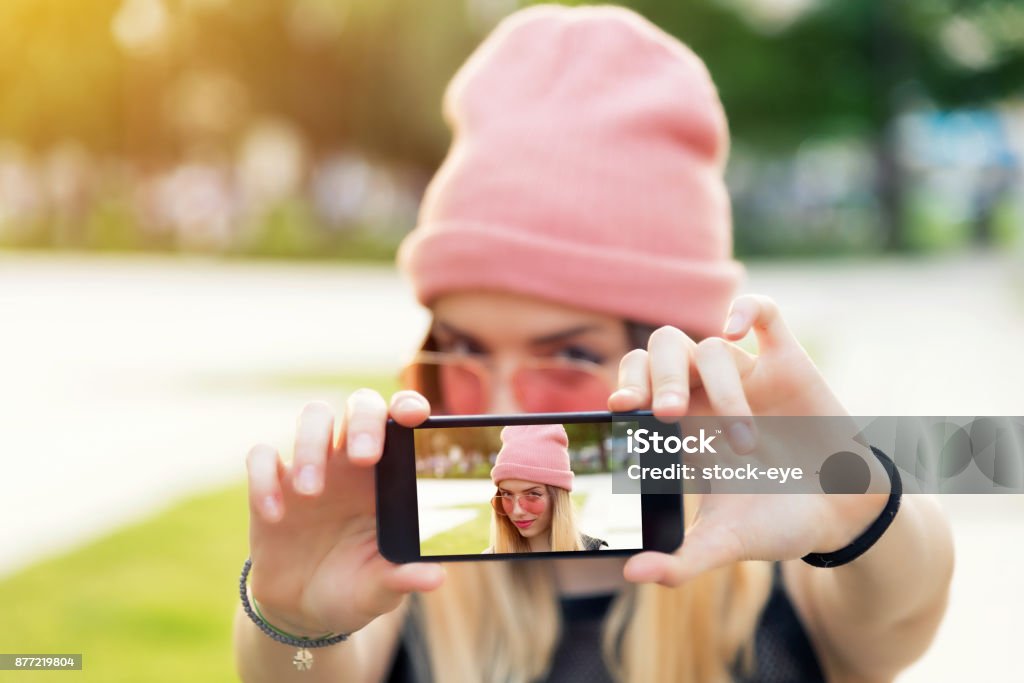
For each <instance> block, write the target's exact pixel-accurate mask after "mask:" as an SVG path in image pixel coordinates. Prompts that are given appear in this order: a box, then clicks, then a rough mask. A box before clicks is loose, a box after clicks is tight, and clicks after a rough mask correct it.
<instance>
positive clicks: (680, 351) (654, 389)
mask: <svg viewBox="0 0 1024 683" xmlns="http://www.w3.org/2000/svg"><path fill="white" fill-rule="evenodd" d="M695 347H696V344H694V342H693V340H692V339H690V338H689V337H688V336H686V334H685V333H684V332H683V331H682V330H680V329H678V328H676V327H671V326H667V325H666V326H664V327H659V328H658V329H656V330H655V331H654V333H653V334H651V337H650V339H649V340H648V342H647V354H648V363H649V365H650V375H651V393H652V400H651V408H652V410H653V411H654V414H655V415H657V416H659V417H662V416H681V415H685V414H686V409H687V407H688V406H689V403H690V371H691V370H690V366H691V361H692V354H693V349H694V348H695Z"/></svg>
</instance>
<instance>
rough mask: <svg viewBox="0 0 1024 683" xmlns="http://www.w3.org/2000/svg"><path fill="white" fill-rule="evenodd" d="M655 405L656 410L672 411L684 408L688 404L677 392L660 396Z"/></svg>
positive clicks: (660, 394)
mask: <svg viewBox="0 0 1024 683" xmlns="http://www.w3.org/2000/svg"><path fill="white" fill-rule="evenodd" d="M654 403H655V405H654V407H655V408H656V409H659V410H671V409H672V408H682V407H683V406H684V405H685V404H686V398H685V397H684V396H683V395H682V394H680V393H679V392H677V391H664V392H661V393H659V394H658V396H657V398H656V399H655V401H654Z"/></svg>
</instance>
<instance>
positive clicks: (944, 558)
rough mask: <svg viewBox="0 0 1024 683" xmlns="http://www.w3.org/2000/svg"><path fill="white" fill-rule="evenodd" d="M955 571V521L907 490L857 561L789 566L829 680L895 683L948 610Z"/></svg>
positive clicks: (798, 602) (788, 579)
mask: <svg viewBox="0 0 1024 683" xmlns="http://www.w3.org/2000/svg"><path fill="white" fill-rule="evenodd" d="M952 575H953V541H952V535H951V533H950V529H949V524H948V522H947V521H946V519H945V517H944V516H943V514H942V511H941V510H940V508H939V505H938V502H937V501H936V500H935V499H934V498H933V497H931V496H923V495H905V496H904V497H903V502H902V505H901V507H900V511H899V513H898V514H897V515H896V517H895V519H894V520H893V523H892V525H891V526H890V527H889V529H888V530H887V531H886V532H885V534H884V535H883V536H882V537H881V538H880V539H879V540H878V542H877V543H876V544H875V545H874V546H872V547H871V549H870V550H868V552H866V553H865V554H864V555H862V556H860V557H859V558H857V559H856V560H854V561H853V562H851V563H849V564H847V565H843V566H841V567H836V568H835V569H819V568H816V567H812V566H810V565H808V564H806V563H804V562H800V561H792V562H788V563H787V566H786V567H785V569H784V576H785V579H786V584H787V588H789V589H790V592H791V594H792V595H793V598H794V602H795V603H796V605H797V608H798V610H799V611H800V612H801V616H803V617H804V620H805V622H806V623H807V625H808V627H809V628H810V630H811V632H812V637H813V639H814V640H815V641H816V642H817V644H818V650H819V652H820V653H821V655H822V658H823V660H824V664H825V667H826V669H827V671H828V672H829V673H831V674H832V675H831V676H830V680H832V679H835V680H848V679H849V678H850V677H851V676H853V677H854V680H860V679H867V680H873V681H874V680H885V681H888V680H891V679H892V678H893V676H895V674H896V673H897V672H899V671H900V670H901V669H903V668H904V667H906V666H907V665H908V664H910V663H911V662H913V661H914V660H916V659H917V658H918V657H920V656H921V654H923V653H924V651H925V650H926V649H927V648H928V645H929V644H930V643H931V641H932V638H933V637H934V635H935V632H936V630H937V629H938V626H939V623H940V621H941V620H942V616H943V614H944V613H945V607H946V598H947V595H948V592H949V585H950V581H951V579H952Z"/></svg>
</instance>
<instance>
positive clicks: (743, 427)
mask: <svg viewBox="0 0 1024 683" xmlns="http://www.w3.org/2000/svg"><path fill="white" fill-rule="evenodd" d="M729 442H730V443H732V447H733V449H734V450H735V451H736V452H738V453H749V452H750V451H752V450H754V447H755V446H756V445H757V441H756V440H755V439H754V430H752V429H751V428H750V427H749V426H748V425H747V424H746V423H743V422H733V423H732V425H731V426H730V427H729Z"/></svg>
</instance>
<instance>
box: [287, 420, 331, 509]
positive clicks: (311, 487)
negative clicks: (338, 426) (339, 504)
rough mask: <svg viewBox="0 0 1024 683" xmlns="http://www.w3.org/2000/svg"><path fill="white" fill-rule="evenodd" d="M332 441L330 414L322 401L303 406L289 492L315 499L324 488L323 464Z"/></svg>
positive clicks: (297, 431) (296, 436)
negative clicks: (291, 489)
mask: <svg viewBox="0 0 1024 683" xmlns="http://www.w3.org/2000/svg"><path fill="white" fill-rule="evenodd" d="M333 437H334V410H333V409H332V408H331V406H330V405H328V404H327V403H325V402H323V401H312V402H310V403H307V404H306V405H305V407H304V408H303V409H302V413H301V414H300V415H299V419H298V426H297V428H296V431H295V456H294V458H293V460H292V463H293V466H292V488H294V489H295V492H296V493H299V494H302V495H306V496H315V495H317V494H319V493H320V492H321V491H323V488H324V464H325V463H326V462H327V454H328V452H329V449H330V447H331V439H332V438H333Z"/></svg>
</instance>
